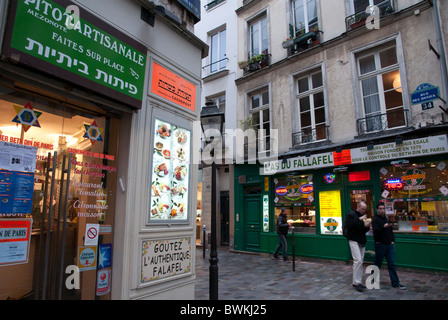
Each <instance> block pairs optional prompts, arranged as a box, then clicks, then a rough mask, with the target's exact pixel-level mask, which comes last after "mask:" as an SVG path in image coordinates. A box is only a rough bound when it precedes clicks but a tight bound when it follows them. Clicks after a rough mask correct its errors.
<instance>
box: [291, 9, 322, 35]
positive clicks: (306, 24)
mask: <svg viewBox="0 0 448 320" xmlns="http://www.w3.org/2000/svg"><path fill="white" fill-rule="evenodd" d="M292 21H293V26H294V33H295V34H294V35H293V36H294V37H299V36H302V35H304V34H305V33H307V32H309V31H310V30H314V29H317V28H318V26H317V5H316V0H293V1H292Z"/></svg>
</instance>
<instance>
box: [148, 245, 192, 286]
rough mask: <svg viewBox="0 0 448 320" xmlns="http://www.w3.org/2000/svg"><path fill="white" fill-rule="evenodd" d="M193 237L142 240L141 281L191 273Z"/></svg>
mask: <svg viewBox="0 0 448 320" xmlns="http://www.w3.org/2000/svg"><path fill="white" fill-rule="evenodd" d="M191 263H192V259H191V238H180V239H169V240H145V241H143V242H142V260H141V264H142V265H141V268H142V272H141V282H150V281H155V280H160V279H164V278H169V277H173V276H176V275H184V274H189V273H191Z"/></svg>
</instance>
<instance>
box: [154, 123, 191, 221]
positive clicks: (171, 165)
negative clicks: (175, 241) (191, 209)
mask: <svg viewBox="0 0 448 320" xmlns="http://www.w3.org/2000/svg"><path fill="white" fill-rule="evenodd" d="M154 130H155V132H154V146H153V163H152V181H151V199H150V213H149V219H148V220H149V222H155V221H164V222H166V221H172V222H174V221H179V222H182V221H184V222H186V221H188V217H189V216H188V191H189V176H190V166H189V158H190V131H188V130H186V129H183V128H180V127H177V126H175V125H173V124H170V123H168V122H166V121H161V120H158V119H156V120H155V125H154Z"/></svg>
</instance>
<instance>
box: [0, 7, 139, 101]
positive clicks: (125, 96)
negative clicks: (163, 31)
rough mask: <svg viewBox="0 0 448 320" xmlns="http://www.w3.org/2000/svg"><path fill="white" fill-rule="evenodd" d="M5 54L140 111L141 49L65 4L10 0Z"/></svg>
mask: <svg viewBox="0 0 448 320" xmlns="http://www.w3.org/2000/svg"><path fill="white" fill-rule="evenodd" d="M10 10H11V11H10V16H11V17H13V19H11V22H10V24H9V25H8V31H7V34H6V37H5V40H6V46H5V52H4V54H5V56H7V57H10V58H12V59H13V60H15V61H18V62H19V63H20V64H24V65H27V66H31V67H33V68H36V69H38V70H41V71H44V72H47V73H50V74H52V75H55V76H58V77H60V78H63V79H65V80H66V81H70V82H73V83H75V84H77V85H80V86H82V87H85V88H88V89H91V90H94V91H97V92H98V93H101V94H104V95H106V96H108V97H111V98H114V99H116V100H118V101H121V102H124V103H126V104H128V105H130V106H131V107H133V108H141V101H142V97H143V86H144V78H145V67H146V47H145V46H144V45H142V44H141V43H139V42H137V41H135V40H134V39H132V38H130V37H129V36H127V35H125V34H124V33H122V32H120V31H118V30H117V29H115V28H113V27H112V26H111V25H109V24H107V23H106V22H104V21H103V20H101V19H99V18H98V17H96V16H94V15H93V14H91V13H89V12H87V11H86V10H83V9H82V8H80V7H78V6H76V5H74V4H73V3H72V2H70V1H67V0H53V1H50V0H12V1H11V9H10Z"/></svg>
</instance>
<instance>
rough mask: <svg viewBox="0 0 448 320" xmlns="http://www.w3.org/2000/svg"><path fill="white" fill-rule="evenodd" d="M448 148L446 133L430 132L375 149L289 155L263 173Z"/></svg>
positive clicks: (267, 165) (364, 160)
mask: <svg viewBox="0 0 448 320" xmlns="http://www.w3.org/2000/svg"><path fill="white" fill-rule="evenodd" d="M446 152H448V141H447V136H446V134H442V135H438V136H430V137H425V138H419V139H412V140H405V141H403V143H402V144H401V145H396V144H395V142H391V143H385V144H380V145H376V146H375V147H374V149H373V150H367V146H365V147H360V148H353V149H347V150H346V151H345V150H342V152H339V153H338V152H328V153H320V154H314V155H311V156H310V157H305V156H301V157H297V158H288V159H287V160H286V162H285V163H283V161H284V159H282V160H276V161H266V162H265V163H264V166H263V174H265V175H268V174H275V173H279V172H288V171H300V170H309V169H317V168H324V167H333V166H338V165H348V164H357V163H365V162H376V161H387V160H392V159H399V158H403V157H407V158H408V157H421V156H426V155H434V154H442V153H446Z"/></svg>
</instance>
